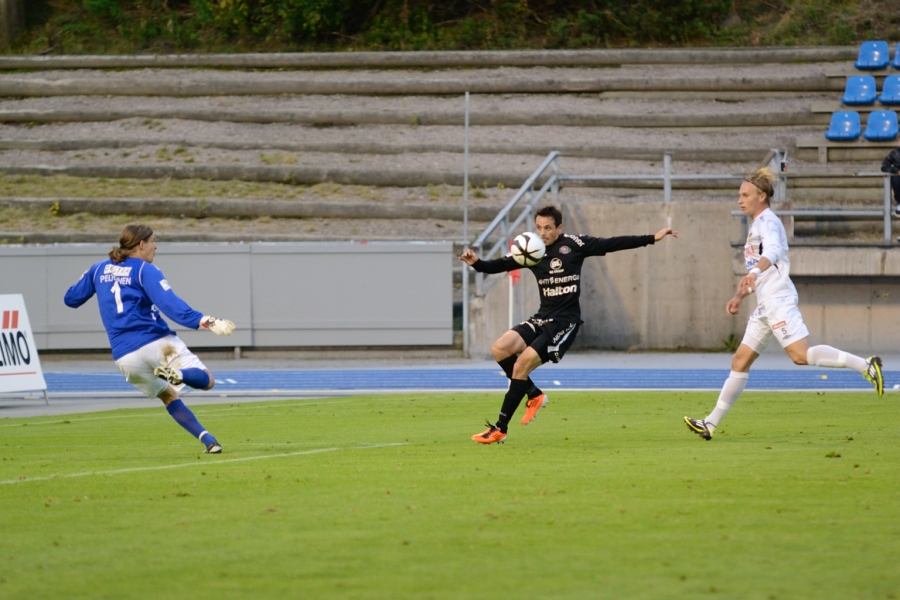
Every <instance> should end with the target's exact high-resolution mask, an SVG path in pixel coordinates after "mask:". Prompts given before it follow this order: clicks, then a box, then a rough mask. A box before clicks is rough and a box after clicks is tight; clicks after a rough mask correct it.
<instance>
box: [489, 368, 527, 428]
mask: <svg viewBox="0 0 900 600" xmlns="http://www.w3.org/2000/svg"><path fill="white" fill-rule="evenodd" d="M529 381H530V380H528V379H510V380H509V390H508V391H507V392H506V396H505V397H504V398H503V406H501V407H500V416H499V418H498V419H497V427H499V428H500V431H502V432H503V433H506V428H507V427H508V426H509V420H510V419H512V416H513V415H514V414H515V412H516V409H517V408H519V404H521V402H522V398H524V397H525V392H527V391H528V388H529V386H530V385H534V384H529Z"/></svg>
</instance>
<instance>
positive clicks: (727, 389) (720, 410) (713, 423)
mask: <svg viewBox="0 0 900 600" xmlns="http://www.w3.org/2000/svg"><path fill="white" fill-rule="evenodd" d="M748 377H750V373H740V372H738V371H732V372H731V373H730V374H729V375H728V379H726V380H725V385H723V386H722V391H721V392H720V393H719V399H718V400H717V401H716V407H715V408H714V409H713V411H712V412H711V413H709V416H708V417H706V418H705V419H704V421H705V422H706V426H707V427H709V429H710V431H714V430H715V429H716V427H718V426H719V421H721V420H722V419H723V418H725V415H727V414H728V411H729V410H731V407H732V406H734V403H735V402H737V399H738V398H740V397H741V393H742V392H743V391H744V387H745V386H746V385H747V378H748Z"/></svg>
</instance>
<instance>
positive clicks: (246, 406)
mask: <svg viewBox="0 0 900 600" xmlns="http://www.w3.org/2000/svg"><path fill="white" fill-rule="evenodd" d="M272 402H279V403H280V404H279V405H278V408H284V407H288V408H303V407H306V406H321V405H323V404H329V405H330V404H348V403H349V402H351V401H350V400H334V401H324V402H303V403H302V404H290V405H285V404H283V403H284V402H286V401H285V400H272ZM223 404H233V403H232V402H223ZM146 408H157V407H150V406H147V407H144V406H142V407H140V408H125V409H114V410H145V409H146ZM158 408H163V407H162V406H160V407H158ZM205 408H209V409H210V410H203V409H205ZM260 408H269V409H271V408H273V407H272V406H270V405H268V403H249V402H248V403H239V405H238V406H229V407H225V408H218V405H216V404H194V405H193V406H192V407H191V410H193V411H194V413H195V414H200V415H213V414H218V413H223V412H225V411H230V410H256V409H260ZM74 414H78V413H74ZM161 414H163V413H161V412H158V411H157V412H153V413H149V414H146V415H113V416H109V417H85V418H83V419H77V418H69V419H59V420H54V421H41V422H39V423H38V422H36V421H26V422H25V423H13V424H9V425H0V427H22V426H24V425H28V426H36V425H60V424H63V423H65V424H67V425H68V424H70V423H78V422H79V421H105V420H108V419H156V418H158V417H159V416H160V415H161ZM53 416H58V415H53Z"/></svg>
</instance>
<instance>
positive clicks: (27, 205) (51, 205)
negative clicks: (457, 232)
mask: <svg viewBox="0 0 900 600" xmlns="http://www.w3.org/2000/svg"><path fill="white" fill-rule="evenodd" d="M0 207H2V208H15V209H20V210H44V211H51V212H52V213H53V214H54V215H71V214H77V213H91V214H95V215H122V214H126V215H132V216H148V215H153V216H169V215H179V216H180V217H191V218H207V217H223V218H236V217H259V216H260V215H266V216H268V217H273V218H294V219H315V218H319V219H436V220H444V221H461V220H462V219H463V204H462V202H461V201H460V202H457V203H455V204H452V205H448V204H444V203H440V204H438V203H431V204H417V203H402V204H401V203H391V204H384V203H381V202H378V203H375V202H347V201H343V202H335V201H320V202H310V201H294V200H269V199H260V198H255V199H248V200H225V199H218V198H0ZM502 207H503V205H502V204H499V203H492V204H489V205H485V204H483V203H481V204H479V205H475V206H469V209H468V213H469V218H470V219H471V220H472V221H490V220H491V219H493V218H494V217H495V216H496V215H497V213H498V212H499V211H500V209H501V208H502Z"/></svg>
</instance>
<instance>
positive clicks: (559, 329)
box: [512, 317, 581, 363]
mask: <svg viewBox="0 0 900 600" xmlns="http://www.w3.org/2000/svg"><path fill="white" fill-rule="evenodd" d="M579 329H581V323H569V322H567V321H558V320H556V319H540V318H538V317H531V318H530V319H528V320H527V321H522V322H521V323H519V324H518V325H516V326H515V327H513V328H512V330H513V331H515V332H516V333H518V334H519V335H520V336H521V337H522V339H523V340H525V345H526V346H530V347H532V348H534V351H535V352H537V353H538V356H540V357H541V362H542V363H546V362H550V361H552V362H555V363H558V362H559V361H560V360H561V359H562V357H563V355H564V354H565V353H566V351H567V350H568V349H569V348H571V347H572V343H573V342H574V341H575V336H577V335H578V330H579Z"/></svg>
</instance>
